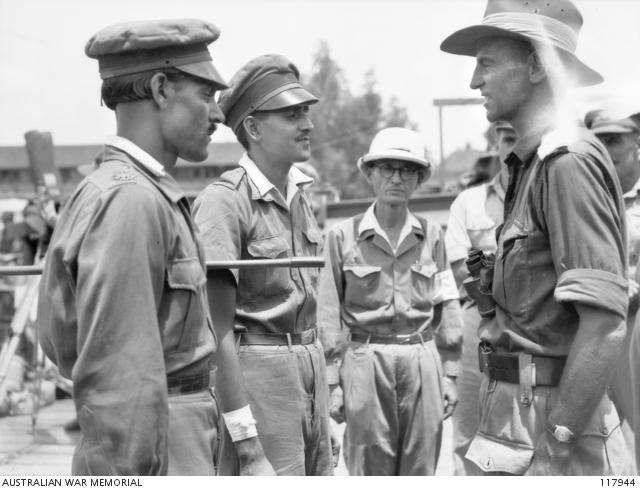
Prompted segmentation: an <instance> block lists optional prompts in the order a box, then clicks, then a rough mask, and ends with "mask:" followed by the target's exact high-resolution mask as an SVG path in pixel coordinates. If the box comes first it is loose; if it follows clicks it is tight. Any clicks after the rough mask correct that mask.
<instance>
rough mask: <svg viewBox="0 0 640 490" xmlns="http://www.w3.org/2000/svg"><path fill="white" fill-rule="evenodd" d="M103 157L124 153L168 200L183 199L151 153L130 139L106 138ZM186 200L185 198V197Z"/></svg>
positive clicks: (174, 182) (181, 192) (106, 158)
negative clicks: (114, 153) (111, 153)
mask: <svg viewBox="0 0 640 490" xmlns="http://www.w3.org/2000/svg"><path fill="white" fill-rule="evenodd" d="M105 144H106V146H107V148H106V150H105V155H104V158H105V160H108V159H109V157H110V152H116V153H124V154H126V155H127V156H128V157H129V158H128V160H129V161H131V162H132V163H134V167H136V168H137V171H138V172H139V173H140V175H143V176H144V177H145V178H146V179H147V180H148V181H149V182H151V183H152V184H153V185H154V186H155V187H157V188H158V189H159V190H160V192H162V193H163V194H164V195H165V196H166V197H167V198H168V199H169V200H170V201H172V202H178V201H180V200H181V199H185V195H184V192H183V191H182V189H180V186H179V185H178V183H177V182H176V181H175V179H174V178H173V177H172V176H171V175H170V174H169V173H168V172H167V171H166V170H165V169H164V167H163V166H162V165H161V164H160V163H159V162H158V161H157V160H156V159H155V158H153V157H152V156H151V155H149V154H148V153H147V152H146V151H144V150H143V149H142V148H140V147H139V146H137V145H136V144H135V143H133V142H132V141H130V140H128V139H126V138H123V137H121V136H113V137H110V138H107V141H106V143H105ZM185 201H186V199H185Z"/></svg>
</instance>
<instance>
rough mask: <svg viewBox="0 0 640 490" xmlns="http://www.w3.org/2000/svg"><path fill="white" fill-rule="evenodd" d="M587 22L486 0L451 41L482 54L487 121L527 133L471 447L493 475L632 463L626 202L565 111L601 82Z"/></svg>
mask: <svg viewBox="0 0 640 490" xmlns="http://www.w3.org/2000/svg"><path fill="white" fill-rule="evenodd" d="M581 26H582V16H581V14H580V12H579V11H578V10H577V9H576V7H575V6H574V5H573V4H572V3H571V2H570V1H569V0H529V1H523V0H489V2H488V4H487V9H486V12H485V16H484V19H483V20H482V22H481V23H480V24H478V25H475V26H471V27H467V28H465V29H462V30H459V31H457V32H455V33H454V34H452V35H451V36H449V37H448V38H447V39H445V41H444V42H443V43H442V46H441V49H442V50H443V51H445V52H449V53H453V54H460V55H466V56H474V57H475V58H476V68H475V70H474V72H473V76H472V78H471V84H470V85H471V88H472V89H477V90H480V93H481V95H482V96H484V97H485V100H486V101H485V104H484V106H485V108H486V111H487V119H489V121H497V120H503V121H507V122H509V123H510V124H511V125H512V126H513V128H514V130H515V131H516V133H517V135H518V142H517V143H516V146H515V148H514V150H513V151H512V153H511V154H510V155H509V156H508V157H507V159H506V164H507V166H508V167H509V185H508V187H507V191H506V194H505V219H504V224H503V225H502V226H501V228H500V229H499V232H498V244H497V245H498V246H497V252H496V259H495V266H494V267H495V269H494V271H493V277H492V279H493V282H492V295H493V299H494V301H495V304H496V307H495V316H494V317H493V318H491V319H487V320H485V321H484V322H482V323H481V325H480V328H479V337H480V340H481V345H480V353H479V354H480V364H481V370H482V371H483V372H484V374H485V378H484V380H483V382H482V386H481V391H480V409H481V414H480V422H479V427H478V432H477V434H476V436H475V438H474V439H473V441H472V442H471V445H470V447H469V450H468V451H467V455H466V457H467V458H468V459H469V460H471V461H472V462H474V463H475V464H476V466H477V467H478V468H479V469H480V470H481V471H482V472H484V473H488V474H515V475H522V474H527V475H538V474H547V475H586V474H600V475H604V474H623V473H628V472H630V471H631V467H630V460H629V457H628V455H627V454H626V451H625V446H624V441H623V438H622V434H621V431H620V427H619V420H618V415H617V413H616V411H615V408H614V406H613V404H612V403H611V400H610V399H609V397H608V396H607V394H606V393H605V389H606V385H607V382H608V380H609V377H610V374H611V371H612V368H613V365H614V363H615V360H616V359H617V357H618V356H619V355H620V352H621V350H620V349H621V346H622V343H623V341H624V337H625V316H626V312H627V303H628V299H627V278H626V276H627V273H626V272H627V271H626V269H627V265H626V262H627V258H626V240H625V235H626V229H625V222H624V202H623V199H622V192H621V188H620V184H619V183H618V179H617V178H616V176H615V170H614V167H613V164H612V162H611V159H610V158H609V155H608V154H607V152H606V150H605V148H604V147H603V146H602V144H601V143H600V142H599V141H598V140H597V138H596V137H595V136H594V135H592V134H591V133H589V132H588V131H586V130H585V129H584V128H579V127H578V126H577V124H576V122H575V118H574V116H573V114H572V113H571V111H569V110H568V108H567V107H565V102H566V100H567V98H566V95H565V90H566V88H567V87H569V86H572V85H573V86H586V85H591V84H595V83H598V82H600V81H602V77H601V76H600V75H599V74H598V73H596V72H595V71H594V70H592V69H591V68H589V67H588V66H587V65H585V64H584V63H583V62H582V61H580V60H579V59H578V57H577V56H576V55H575V50H576V45H577V40H578V32H579V30H580V28H581Z"/></svg>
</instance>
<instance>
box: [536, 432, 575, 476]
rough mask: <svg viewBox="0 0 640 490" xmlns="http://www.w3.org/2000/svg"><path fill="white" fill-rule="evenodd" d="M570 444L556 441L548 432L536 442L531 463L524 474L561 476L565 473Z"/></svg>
mask: <svg viewBox="0 0 640 490" xmlns="http://www.w3.org/2000/svg"><path fill="white" fill-rule="evenodd" d="M570 455H571V445H570V444H567V443H564V442H559V441H557V440H556V439H555V438H554V437H553V436H552V435H551V434H550V433H549V432H547V431H546V430H545V432H544V434H542V435H541V436H540V438H539V439H538V440H537V442H536V449H535V451H534V453H533V459H532V460H531V465H530V466H529V469H528V470H527V472H526V473H525V476H562V475H566V474H567V465H568V460H569V457H570Z"/></svg>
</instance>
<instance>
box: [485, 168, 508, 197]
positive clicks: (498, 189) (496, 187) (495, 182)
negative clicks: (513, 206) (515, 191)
mask: <svg viewBox="0 0 640 490" xmlns="http://www.w3.org/2000/svg"><path fill="white" fill-rule="evenodd" d="M487 192H488V193H492V192H494V193H495V194H496V195H497V196H498V197H499V198H500V199H502V200H504V194H505V190H504V187H502V181H501V180H500V172H498V173H497V174H496V175H495V176H494V177H493V179H491V181H490V182H489V183H488V184H487Z"/></svg>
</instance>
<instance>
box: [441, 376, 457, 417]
mask: <svg viewBox="0 0 640 490" xmlns="http://www.w3.org/2000/svg"><path fill="white" fill-rule="evenodd" d="M442 399H443V401H444V418H445V419H448V418H449V417H451V415H453V411H454V410H455V408H456V405H457V404H458V388H456V379H455V378H453V377H451V376H443V377H442Z"/></svg>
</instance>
